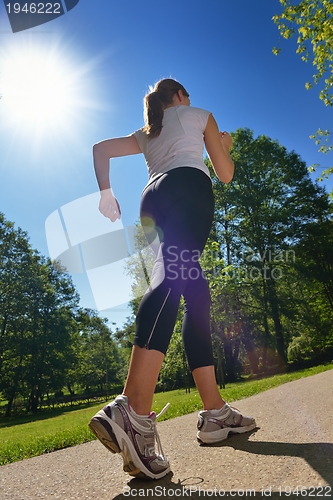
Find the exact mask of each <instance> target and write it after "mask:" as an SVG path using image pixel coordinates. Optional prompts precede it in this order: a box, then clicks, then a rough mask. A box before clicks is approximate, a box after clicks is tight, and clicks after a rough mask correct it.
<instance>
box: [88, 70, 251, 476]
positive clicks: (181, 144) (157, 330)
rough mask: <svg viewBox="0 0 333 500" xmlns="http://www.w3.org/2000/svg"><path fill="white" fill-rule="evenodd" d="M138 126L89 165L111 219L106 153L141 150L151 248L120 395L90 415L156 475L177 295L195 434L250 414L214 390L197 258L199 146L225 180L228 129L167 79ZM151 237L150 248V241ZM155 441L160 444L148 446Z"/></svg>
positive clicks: (228, 426) (203, 223) (204, 438)
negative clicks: (156, 403) (192, 387)
mask: <svg viewBox="0 0 333 500" xmlns="http://www.w3.org/2000/svg"><path fill="white" fill-rule="evenodd" d="M144 107H145V123H146V125H145V127H143V128H142V129H140V130H137V131H136V132H134V133H133V134H131V135H130V136H127V137H120V138H115V139H109V140H106V141H103V142H100V143H98V144H95V145H94V148H93V156H94V166H95V172H96V177H97V181H98V185H99V188H100V191H101V199H100V204H99V209H100V211H101V213H102V214H103V215H104V216H105V217H108V218H109V219H110V220H111V221H115V220H117V219H119V218H120V207H119V204H118V201H117V199H116V198H115V197H114V195H113V193H112V191H111V188H110V181H109V160H110V158H115V157H119V156H127V155H134V154H139V153H143V154H144V156H145V159H146V163H147V167H148V174H149V180H148V184H147V186H146V187H145V188H144V190H143V193H142V198H141V206H140V217H141V223H142V227H143V230H144V232H145V234H146V237H147V240H148V242H149V244H151V245H152V247H153V248H155V249H156V246H157V252H156V253H157V256H156V261H155V264H154V268H153V272H152V277H151V283H150V286H149V288H148V290H147V292H146V293H145V295H144V296H143V298H142V301H141V303H140V306H139V309H138V314H137V318H136V334H135V338H134V346H133V350H132V356H131V361H130V366H129V371H128V375H127V380H126V383H125V387H124V391H123V394H122V395H120V396H118V397H117V398H116V399H115V400H114V401H113V402H111V403H109V404H108V405H107V406H105V407H104V408H103V409H102V410H101V411H99V412H98V413H97V414H96V415H95V416H94V417H93V418H92V419H91V421H90V423H89V426H90V428H91V429H92V431H93V432H94V433H95V435H96V436H97V437H98V439H99V440H100V441H101V442H102V443H103V444H104V445H105V446H106V447H107V448H108V449H109V450H110V451H112V452H113V453H121V455H122V457H123V461H124V471H125V472H128V473H129V474H130V475H132V476H136V477H143V478H155V479H158V478H161V477H163V476H165V475H166V474H167V473H168V472H169V470H170V466H169V462H168V460H167V458H166V457H165V456H164V454H163V451H162V447H161V443H160V439H159V436H158V433H157V430H156V418H157V417H158V415H157V416H156V414H155V413H154V412H152V411H151V406H152V401H153V395H154V391H155V386H156V383H157V379H158V375H159V372H160V368H161V365H162V362H163V359H164V356H165V353H166V351H167V348H168V345H169V342H170V338H171V335H172V332H173V328H174V325H175V322H176V318H177V312H178V307H179V301H180V298H181V296H182V295H183V296H184V302H185V314H184V321H183V328H182V335H183V342H184V348H185V352H186V355H187V360H188V364H189V367H190V370H191V372H192V375H193V379H194V381H195V384H196V386H197V389H198V392H199V394H200V397H201V399H202V402H203V408H204V409H203V411H200V412H199V416H198V431H197V439H198V441H199V442H202V443H216V442H219V441H222V440H224V439H226V438H227V437H228V434H229V432H236V433H242V432H247V431H249V430H252V429H254V428H255V426H256V424H255V420H254V419H253V418H251V417H244V416H243V415H241V414H240V412H239V411H238V410H235V409H232V408H231V407H230V406H229V405H228V404H227V403H226V402H225V401H224V400H223V399H222V398H221V396H220V393H219V391H218V388H217V384H216V379H215V372H214V360H213V351H212V341H211V335H210V303H211V301H210V293H209V288H208V284H207V281H206V279H205V277H204V275H203V272H202V269H201V267H200V264H199V262H198V259H199V256H200V255H201V253H202V251H203V249H204V246H205V244H206V241H207V238H208V236H209V232H210V229H211V225H212V220H213V214H214V198H213V191H212V182H211V179H210V174H209V170H208V168H207V166H206V165H205V163H204V161H203V148H204V145H205V146H206V150H207V153H208V155H209V158H210V160H211V163H212V165H213V168H214V171H215V173H216V175H217V177H218V178H219V179H220V181H221V182H224V183H229V182H230V181H231V179H232V177H233V172H234V164H233V161H232V159H231V157H230V154H229V150H230V148H231V146H232V139H231V136H230V135H229V134H228V133H227V132H219V129H218V127H217V124H216V121H215V119H214V117H213V115H212V114H211V113H210V112H209V111H206V110H204V109H200V108H195V107H191V106H190V99H189V94H188V92H187V91H186V90H185V88H184V87H183V86H182V85H181V84H180V83H178V82H177V81H175V80H172V79H164V80H161V81H160V82H158V83H157V84H156V85H155V88H154V90H153V91H152V92H150V93H148V94H147V95H146V97H145V101H144ZM156 243H157V245H156ZM155 440H156V442H157V445H158V450H157V453H156V451H155Z"/></svg>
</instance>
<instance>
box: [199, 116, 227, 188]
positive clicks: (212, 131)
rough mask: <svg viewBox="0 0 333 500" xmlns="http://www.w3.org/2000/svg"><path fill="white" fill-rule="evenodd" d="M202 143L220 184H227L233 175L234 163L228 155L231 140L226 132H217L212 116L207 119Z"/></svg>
mask: <svg viewBox="0 0 333 500" xmlns="http://www.w3.org/2000/svg"><path fill="white" fill-rule="evenodd" d="M204 141H205V145H206V149H207V153H208V156H209V158H210V161H211V162H212V165H213V168H214V171H215V173H216V175H217V177H218V178H219V179H220V181H221V182H224V183H225V184H228V183H229V182H230V181H231V179H232V178H233V175H234V162H233V161H232V159H231V157H230V153H229V150H230V148H231V146H232V138H231V136H230V135H229V134H228V133H227V132H219V129H218V126H217V123H216V121H215V118H214V117H213V115H209V117H208V121H207V125H206V128H205V132H204Z"/></svg>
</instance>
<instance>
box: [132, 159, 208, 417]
mask: <svg viewBox="0 0 333 500" xmlns="http://www.w3.org/2000/svg"><path fill="white" fill-rule="evenodd" d="M213 212H214V199H213V194H212V187H211V181H210V179H209V178H208V177H207V176H206V174H204V173H203V172H200V171H197V170H196V169H189V168H186V167H182V168H179V169H175V170H174V171H171V172H169V173H168V174H166V175H165V176H164V177H163V178H161V179H160V180H158V181H157V182H156V183H155V184H153V185H152V187H151V188H150V189H148V190H147V192H146V193H145V195H144V198H143V200H142V204H141V216H142V219H143V218H144V217H146V218H148V219H149V220H150V221H151V220H153V221H154V223H155V234H154V231H152V227H151V225H150V226H149V229H148V231H149V237H148V241H149V240H150V241H149V243H151V242H152V241H153V240H154V239H155V236H156V234H157V233H158V234H159V236H160V239H161V245H160V248H159V256H158V258H157V261H156V263H155V266H154V270H153V275H152V282H151V286H150V288H149V290H148V291H147V293H146V294H145V295H144V297H143V299H142V301H141V303H140V306H139V310H138V314H137V318H136V324H137V329H136V335H135V339H134V343H135V346H134V348H133V351H132V359H131V365H130V369H129V374H128V378H127V381H126V385H125V389H124V394H125V395H127V396H128V398H129V401H130V404H131V405H132V406H133V408H134V410H135V411H136V412H138V413H141V412H144V413H147V412H148V413H149V411H150V406H149V405H150V404H151V401H152V399H153V393H154V390H155V386H156V382H157V378H158V373H159V369H160V366H161V364H162V361H163V358H164V355H165V353H166V350H167V347H168V345H169V341H170V338H171V335H172V332H173V328H174V325H175V321H176V318H177V312H178V307H179V301H180V297H181V295H182V294H184V296H185V290H187V288H188V287H189V286H190V283H189V282H192V281H193V282H195V281H196V280H197V278H198V277H197V272H198V262H197V259H198V254H200V253H201V252H202V250H203V248H204V246H205V243H206V240H207V237H208V235H209V231H210V228H211V223H212V217H213ZM199 270H200V271H201V268H200V266H199ZM193 278H194V280H193ZM203 283H204V287H205V289H204V295H205V297H204V299H205V302H206V303H207V301H208V302H209V303H210V297H209V290H208V286H207V283H206V281H205V280H204V279H203ZM197 289H200V285H199V281H197V283H196V286H194V287H192V286H191V287H190V288H189V290H192V294H191V292H188V293H187V294H186V296H185V299H186V298H187V299H188V300H189V297H190V296H191V295H193V294H194V296H195V295H196V290H197ZM196 299H199V304H196V317H198V312H199V313H200V310H201V307H202V303H200V297H198V296H197V297H196ZM190 301H191V300H190ZM196 302H197V300H196ZM206 315H207V314H206ZM206 315H205V316H206ZM190 316H191V315H188V317H190ZM199 318H200V314H199ZM208 322H209V307H208ZM196 329H197V330H198V335H199V337H200V331H199V330H200V321H199V322H198V325H197V328H196ZM204 337H205V338H204V342H203V344H202V348H204V349H205V350H206V351H207V353H208V354H207V355H206V356H205V361H204V364H207V362H206V359H207V357H209V359H210V361H209V363H210V364H212V363H213V358H212V352H211V345H210V344H209V342H211V340H210V333H209V332H208V337H209V341H208V348H207V333H206V332H204ZM195 350H196V353H197V354H198V351H200V350H201V345H199V344H198V345H196V348H195ZM197 354H196V355H197ZM198 356H199V358H201V355H200V353H199V355H198ZM199 365H200V362H199ZM215 385H216V382H215Z"/></svg>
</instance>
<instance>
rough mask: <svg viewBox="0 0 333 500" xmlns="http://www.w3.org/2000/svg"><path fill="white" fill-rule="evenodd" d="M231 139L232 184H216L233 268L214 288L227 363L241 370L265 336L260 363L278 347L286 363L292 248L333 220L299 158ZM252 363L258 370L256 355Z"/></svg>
mask: <svg viewBox="0 0 333 500" xmlns="http://www.w3.org/2000/svg"><path fill="white" fill-rule="evenodd" d="M233 139H234V146H233V150H232V156H233V159H234V162H235V177H234V180H233V181H232V183H230V184H229V185H227V186H225V185H223V184H221V183H219V182H215V181H214V191H215V194H216V196H215V199H216V213H215V230H214V231H215V235H216V236H217V241H218V242H219V244H220V249H221V250H222V254H223V256H224V260H225V261H226V262H227V263H228V266H226V269H225V271H224V272H223V270H222V275H221V278H220V280H221V281H224V286H220V287H219V286H218V285H216V284H215V285H214V286H215V287H216V289H217V294H218V297H219V298H218V300H217V304H218V306H217V307H218V310H219V311H220V312H219V314H220V316H219V320H218V330H219V331H220V338H222V342H223V343H224V351H225V352H224V356H225V362H226V363H227V360H228V357H229V358H230V361H229V365H232V364H235V363H236V360H237V356H238V354H239V349H240V346H241V344H243V346H244V347H245V344H244V341H245V342H246V341H248V346H247V348H246V350H247V351H248V352H251V350H252V351H253V345H254V343H257V342H258V339H259V337H260V336H261V338H262V347H263V354H262V356H261V357H262V358H263V360H262V363H263V364H264V365H265V362H266V358H267V352H268V350H272V349H275V348H276V349H277V353H278V355H279V359H280V360H281V362H283V363H285V362H286V360H287V344H288V342H289V338H288V335H287V331H286V330H285V329H284V311H285V309H286V307H287V304H288V300H290V299H289V298H288V294H287V290H286V287H285V286H284V283H285V279H286V277H287V276H288V273H289V270H290V269H292V268H293V265H294V260H295V250H294V246H295V245H296V243H297V242H298V241H300V239H301V238H303V237H304V235H305V234H306V230H307V228H308V226H309V224H312V223H313V224H315V223H317V222H318V220H324V219H325V218H326V219H327V218H329V216H330V205H329V201H328V197H327V194H326V193H325V192H324V190H323V189H321V188H320V187H319V186H318V185H316V184H313V183H312V181H311V179H310V177H309V173H308V170H307V167H306V165H305V163H304V162H302V161H301V159H300V158H299V156H298V155H297V154H296V153H295V152H288V151H287V150H286V149H285V148H284V147H283V146H281V145H280V144H279V143H278V142H277V141H272V140H271V139H270V138H268V137H266V136H260V137H258V138H257V139H254V137H253V133H252V132H251V131H249V130H248V129H239V130H237V131H236V133H235V134H233ZM222 269H223V266H222ZM228 276H230V278H228V279H229V281H228V279H227V277H228ZM223 287H224V288H225V291H224V298H223ZM226 292H227V293H226ZM214 307H215V306H214V300H213V310H214ZM221 332H224V333H223V334H222V333H221ZM223 335H224V338H223ZM230 342H231V345H230ZM228 343H229V346H228ZM226 348H227V350H228V349H229V353H228V352H226ZM231 349H232V350H231ZM251 363H252V366H255V363H256V360H255V356H254V357H253V358H252V360H251ZM229 371H230V368H229Z"/></svg>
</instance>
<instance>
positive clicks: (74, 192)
mask: <svg viewBox="0 0 333 500" xmlns="http://www.w3.org/2000/svg"><path fill="white" fill-rule="evenodd" d="M279 11H280V4H279V1H278V0H269V1H267V0H251V1H249V0H238V1H237V2H235V1H234V0H225V1H222V0H206V1H205V2H202V1H200V2H199V1H198V0H178V1H174V0H171V1H169V2H167V3H162V2H154V3H153V2H149V1H144V0H142V1H140V2H138V1H137V0H128V1H127V2H111V1H110V0H94V1H92V0H80V2H79V4H78V5H77V6H76V7H75V8H74V9H73V10H71V11H70V12H69V13H67V14H66V15H64V16H62V17H60V18H58V19H55V20H53V21H51V22H49V23H47V24H44V25H41V26H39V27H36V28H32V29H30V30H26V31H22V32H19V33H15V34H13V33H12V32H11V29H10V24H9V21H8V19H7V16H6V11H5V7H4V4H3V3H1V4H0V93H2V99H1V101H0V168H1V180H0V210H1V211H2V212H3V213H4V214H5V216H6V218H7V219H8V220H11V221H13V222H15V224H16V225H17V226H20V227H21V228H22V229H24V230H26V231H27V232H28V234H29V236H30V242H31V245H32V246H33V247H34V248H36V249H37V250H38V251H39V252H40V253H42V254H43V255H49V246H48V244H47V237H46V230H45V222H46V221H47V220H48V221H49V226H48V227H49V231H50V230H51V232H52V228H53V227H54V228H56V227H58V226H57V224H62V226H63V225H64V224H65V226H66V228H67V230H68V231H69V224H71V228H72V229H71V231H74V230H77V233H80V231H81V233H83V232H84V231H85V228H90V229H86V230H87V231H88V232H89V231H92V232H93V231H95V230H96V231H97V232H96V234H92V235H91V237H97V236H98V235H100V236H101V235H104V237H105V238H106V239H107V238H108V236H107V234H108V232H109V231H111V232H114V233H115V231H116V230H117V229H118V230H121V229H122V228H127V227H128V226H131V225H133V224H134V223H135V221H136V220H137V219H138V215H139V200H140V193H141V190H142V188H143V187H144V185H145V184H146V182H147V171H146V166H145V162H144V159H143V157H142V156H135V157H133V156H132V157H129V158H124V159H116V160H112V161H111V178H112V187H113V190H114V192H115V195H116V196H117V198H118V200H119V202H120V204H121V207H122V213H123V217H122V225H119V226H115V227H113V228H111V229H110V224H111V223H109V222H108V221H106V220H103V221H102V220H101V219H100V218H99V219H98V217H99V216H98V214H96V213H94V215H93V216H91V219H90V215H89V214H91V210H93V207H94V206H95V202H96V200H97V199H98V197H96V194H94V193H96V192H97V184H96V181H95V178H94V173H93V167H92V154H91V150H92V145H93V144H94V143H95V142H98V141H100V140H102V139H106V138H108V137H114V136H121V135H128V134H130V133H131V132H133V131H134V130H136V129H138V128H140V127H141V126H142V125H143V113H142V99H143V97H144V95H145V93H146V91H147V89H148V86H149V85H151V84H154V83H155V82H156V81H157V80H159V79H160V78H163V77H170V76H171V77H173V78H176V79H178V80H179V81H180V82H181V83H182V84H183V85H184V86H185V87H186V89H187V90H188V91H189V93H190V97H191V104H192V105H193V106H198V107H202V108H206V109H208V110H210V111H212V112H213V114H214V116H215V118H216V119H217V122H218V124H219V126H220V128H221V129H222V130H228V131H234V130H236V129H237V128H239V127H248V128H250V129H252V130H253V131H254V134H255V136H257V135H260V134H265V135H267V136H269V137H271V138H272V139H278V140H279V142H280V143H281V144H282V145H284V146H285V147H286V148H287V149H288V150H295V151H296V152H297V153H298V154H299V155H300V156H301V157H302V159H303V160H304V161H305V162H306V163H307V164H308V165H311V164H312V163H320V164H321V166H322V167H328V166H329V165H330V157H329V156H325V155H322V154H319V153H317V146H316V145H315V143H314V141H311V140H310V139H309V135H310V134H312V133H313V132H315V131H316V130H317V128H319V127H321V128H323V129H325V128H332V126H331V123H332V112H331V109H329V108H325V106H324V105H323V103H322V102H321V101H320V100H319V98H318V94H319V90H320V89H319V87H315V88H314V89H312V90H310V91H306V90H305V87H304V85H305V82H306V81H311V79H312V74H313V72H314V68H313V67H312V66H311V64H309V63H308V64H305V63H303V62H302V61H301V59H300V57H299V56H297V55H296V54H295V49H296V40H291V41H285V40H281V39H280V37H279V33H278V30H277V27H276V26H275V24H274V23H273V21H272V20H271V18H272V16H273V15H274V14H275V13H277V12H279ZM279 44H280V46H281V48H282V53H281V54H280V55H279V56H278V57H277V56H274V55H273V54H272V48H273V47H274V46H276V45H279ZM8 61H11V63H12V64H11V65H10V64H9V62H8ZM22 61H23V62H22ZM41 61H42V62H43V64H42V65H41ZM48 64H49V65H50V68H51V69H52V71H53V70H54V76H53V77H52V78H53V80H52V81H53V84H52V83H50V84H48V83H47V81H45V82H44V88H41V89H40V95H41V94H43V99H44V101H43V103H44V104H43V103H41V101H38V92H39V91H38V90H37V91H36V88H37V82H38V81H40V79H39V80H38V75H39V74H42V73H40V72H42V71H43V68H44V70H45V68H46V67H47V65H48ZM13 66H14V67H13ZM25 66H26V68H28V69H29V68H30V69H31V68H35V76H36V81H35V83H34V89H35V90H34V91H35V92H37V96H35V102H34V105H33V106H32V107H31V108H30V109H29V110H28V111H27V112H26V115H25V116H24V118H23V117H22V115H19V113H18V109H17V100H16V101H14V104H13V102H12V103H11V102H10V95H9V94H10V90H9V91H8V93H6V92H5V89H8V88H9V89H10V88H11V87H13V85H9V87H8V81H9V82H10V79H9V80H8V78H9V77H10V75H9V73H10V72H12V75H13V74H14V75H15V74H16V77H15V78H16V85H17V86H18V89H17V92H20V87H22V89H24V88H26V87H27V76H26V75H25V74H23V73H22V67H25ZM15 71H16V73H15ZM20 71H21V73H20ZM50 71H51V70H50ZM8 75H9V76H8ZM6 78H7V80H6ZM30 83H31V82H30ZM6 85H7V87H6ZM45 86H46V87H47V89H46V92H45ZM64 89H65V90H66V91H65V92H64ZM45 94H46V97H45ZM66 95H67V97H68V96H69V100H68V99H67V101H66V99H65V97H66ZM15 106H16V108H15ZM39 108H43V109H45V108H46V109H48V115H47V116H46V117H44V118H43V120H44V121H43V122H41V121H38V120H37V119H36V122H34V119H35V116H37V117H38V116H39V115H38V112H39ZM36 123H37V124H36ZM331 184H332V182H331V181H330V182H329V183H328V187H329V188H330V189H331V187H332V186H331ZM80 200H81V201H80ZM61 207H65V208H64V209H63V210H61ZM66 210H67V212H66ZM70 212H71V214H72V218H71V219H70V218H69V219H66V213H68V214H69V213H70ZM51 214H54V216H53V218H52V217H51V219H50V218H49V217H50V215H51ZM100 217H102V216H100ZM50 221H51V222H52V223H50ZM59 221H60V222H59ZM52 224H54V225H52ZM106 224H107V225H106ZM63 227H64V226H63ZM97 227H98V229H96V228H97ZM50 228H51V229H50ZM54 234H55V238H54V240H55V242H56V243H54V242H53V243H54V244H56V245H60V247H61V245H63V247H61V248H63V249H65V247H66V241H67V242H68V240H66V239H65V238H63V240H62V239H61V237H60V236H59V238H58V237H57V234H56V233H54ZM69 236H70V239H71V238H72V237H73V239H75V238H77V239H76V241H77V242H79V241H82V238H83V239H84V237H82V236H80V235H78V234H77V235H76V236H74V233H70V234H69ZM80 237H81V240H80ZM48 238H49V240H50V232H49V233H48ZM126 238H127V242H128V238H129V234H128V231H127V232H126ZM51 239H52V237H51ZM96 241H97V240H96ZM103 241H104V242H105V241H106V240H103V239H101V240H100V241H99V244H100V243H101V244H102V242H103ZM110 241H111V240H110ZM71 243H72V244H74V243H73V240H71ZM51 244H52V242H51ZM49 245H50V241H49ZM88 246H89V245H88ZM88 246H86V247H85V248H84V249H83V250H82V248H81V249H80V250H79V252H81V258H82V251H83V252H89V251H90V252H91V248H90V250H89V248H88ZM60 247H59V248H60ZM59 251H60V250H59ZM92 253H94V252H93V251H92ZM85 255H87V253H86V254H85ZM99 255H100V254H99ZM90 257H91V256H90ZM91 259H92V260H93V257H91ZM101 259H102V257H101ZM112 272H113V275H112V276H113V280H111V281H112V283H111V284H110V287H111V288H112V290H113V292H112V293H115V290H116V293H117V290H118V289H119V290H120V288H121V285H123V284H124V283H122V278H121V277H120V276H119V275H118V274H117V273H116V271H115V270H113V271H112ZM102 274H103V273H102ZM111 274H112V273H111ZM89 279H90V281H89ZM89 279H88V277H87V274H86V273H80V274H73V280H74V283H75V284H76V286H77V288H78V291H79V293H80V295H81V304H82V306H84V307H92V308H94V307H96V294H95V292H94V286H96V280H97V282H98V280H99V279H100V278H99V275H98V274H95V275H94V276H91V277H90V278H89ZM94 283H95V284H94ZM110 293H111V291H110ZM103 294H104V295H107V294H108V289H107V284H105V285H104V288H103ZM103 294H102V295H103ZM123 296H124V297H125V296H126V293H125V295H122V293H121V292H120V291H119V297H123ZM119 300H120V299H119ZM98 302H99V308H100V307H105V306H107V305H108V303H107V301H106V302H103V300H102V298H101V297H100V298H99V299H98ZM103 304H104V305H103ZM101 314H102V315H103V316H107V317H109V318H110V320H111V321H114V322H116V323H117V324H118V326H120V325H121V324H122V322H123V321H124V319H125V317H126V316H127V315H128V314H129V311H128V309H127V306H126V304H117V305H116V307H113V308H112V309H110V308H109V309H108V310H103V311H101Z"/></svg>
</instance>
